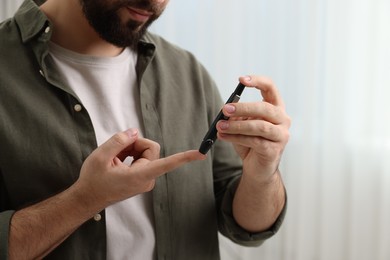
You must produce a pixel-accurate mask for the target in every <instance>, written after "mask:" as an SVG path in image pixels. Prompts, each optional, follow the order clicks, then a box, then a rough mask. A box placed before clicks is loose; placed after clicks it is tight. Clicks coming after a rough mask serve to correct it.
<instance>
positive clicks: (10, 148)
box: [0, 0, 290, 259]
mask: <svg viewBox="0 0 390 260" xmlns="http://www.w3.org/2000/svg"><path fill="white" fill-rule="evenodd" d="M37 4H38V5H37ZM39 4H41V5H39ZM167 4H168V0H127V1H125V0H68V1H60V0H47V1H46V2H44V3H38V2H37V3H34V2H33V1H32V0H26V1H25V2H24V3H23V4H22V6H21V8H20V9H19V10H18V12H17V13H16V14H15V16H14V18H13V19H9V20H7V21H5V22H3V23H2V24H1V26H0V35H1V37H0V54H1V57H2V58H1V61H0V66H1V69H0V101H1V102H0V131H1V132H0V146H1V154H0V195H1V199H0V255H1V257H2V258H3V259H5V258H9V259H36V258H43V257H46V258H48V259H219V252H218V237H217V231H218V230H219V231H220V232H222V234H224V235H225V236H227V237H229V238H230V239H232V240H233V241H235V242H236V243H239V244H242V245H246V246H257V245H260V244H261V243H262V242H263V241H264V240H265V239H267V238H269V237H270V236H272V235H273V234H274V233H275V232H276V231H277V230H278V229H279V227H280V225H281V221H282V219H283V216H284V213H285V207H286V203H285V201H286V196H285V191H284V186H283V183H282V179H281V176H280V173H279V170H278V164H279V161H280V158H281V155H282V152H283V149H284V147H285V145H286V143H287V141H288V128H289V126H290V119H289V117H288V116H287V115H286V113H285V111H284V105H283V101H282V99H281V97H280V95H279V94H278V92H277V90H276V88H275V86H274V85H273V84H272V82H271V81H270V80H268V79H266V78H264V77H260V76H245V77H240V82H241V83H243V84H245V85H247V86H248V87H255V88H257V89H259V90H260V92H261V95H262V96H263V101H262V102H257V103H236V104H227V105H225V106H223V112H224V114H225V115H226V116H229V117H230V120H221V121H220V122H219V123H218V125H217V129H218V139H219V141H217V142H216V144H215V145H214V147H213V148H212V150H211V151H210V152H209V154H208V155H207V158H205V156H203V155H201V154H200V153H199V152H197V151H196V150H191V149H197V148H198V147H199V145H200V141H201V140H202V138H203V135H204V134H205V132H206V131H207V129H208V128H209V126H210V124H211V122H212V120H213V119H214V117H215V115H216V114H217V113H218V112H219V110H220V109H221V107H222V104H223V103H222V100H221V99H220V96H219V94H218V91H217V89H216V87H215V84H214V83H213V81H212V80H211V78H210V77H209V75H208V74H207V72H206V71H205V69H204V68H203V67H202V66H201V65H200V64H199V63H198V62H197V61H196V59H195V58H194V57H193V56H192V55H191V54H190V53H188V52H186V51H184V50H182V49H180V48H178V47H176V46H173V45H171V44H170V43H168V42H166V41H165V40H163V39H162V38H160V37H158V36H156V35H153V34H151V33H148V32H147V27H148V26H149V25H150V24H151V23H152V22H153V21H154V20H155V19H157V18H158V17H159V15H160V14H161V13H162V12H163V10H164V9H165V7H166V5H167ZM160 147H161V150H160ZM233 147H234V149H233ZM183 151H184V152H183ZM160 156H161V157H162V158H161V159H159V158H160ZM164 157H165V158H164ZM131 160H132V161H131ZM179 167H180V168H179ZM165 173H167V174H165Z"/></svg>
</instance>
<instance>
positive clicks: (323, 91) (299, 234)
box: [0, 0, 390, 260]
mask: <svg viewBox="0 0 390 260" xmlns="http://www.w3.org/2000/svg"><path fill="white" fill-rule="evenodd" d="M20 3H21V0H1V2H0V19H1V20H3V19H5V18H6V17H10V16H12V14H13V13H14V12H15V10H16V9H17V8H18V6H19V4H20ZM389 25H390V1H389V0H273V1H271V0H240V1H233V0H215V1H211V0H196V1H179V0H171V1H170V4H169V5H168V8H167V10H166V12H165V13H164V14H163V16H162V17H161V18H160V19H159V20H158V21H157V22H156V23H155V24H154V25H153V26H152V28H151V30H152V31H153V32H156V33H158V34H160V35H162V36H164V37H165V38H167V39H168V40H169V41H171V42H173V43H175V44H177V45H179V46H181V47H183V48H185V49H188V50H190V51H191V52H193V53H194V54H195V55H196V56H197V57H198V58H199V60H200V61H201V62H202V63H203V64H204V65H205V67H206V68H207V69H208V70H209V72H210V73H211V75H213V77H214V79H215V81H216V82H217V83H218V85H219V87H220V91H221V94H222V96H223V98H227V97H228V96H229V95H230V93H231V91H232V90H233V88H234V87H235V86H236V84H237V78H238V77H239V76H240V75H246V74H260V75H266V76H269V77H271V78H272V79H273V80H274V82H275V83H276V85H277V86H278V87H279V89H280V92H281V94H282V95H283V97H284V100H285V103H286V108H287V112H288V113H289V115H290V116H291V117H292V119H293V125H292V127H291V139H290V142H289V144H288V147H287V149H286V151H285V153H284V157H283V161H282V167H281V168H282V171H283V176H284V180H285V185H286V187H287V190H288V197H289V206H288V207H289V208H288V213H287V217H286V221H285V223H284V225H283V227H282V228H281V230H280V231H279V233H278V234H277V235H276V236H275V237H273V238H271V239H270V240H268V241H267V242H266V243H265V244H264V245H263V246H262V247H259V248H243V247H240V246H236V245H234V244H232V243H231V242H229V241H227V240H226V239H225V238H223V237H221V253H222V259H223V260H240V259H245V260H255V259H256V260H258V259H261V260H388V259H390V246H389V241H390V221H389V220H390V29H389ZM242 100H244V101H257V100H261V97H260V96H259V93H258V92H256V91H254V90H246V91H245V92H244V94H243V97H242Z"/></svg>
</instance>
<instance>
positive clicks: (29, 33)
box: [15, 0, 50, 43]
mask: <svg viewBox="0 0 390 260" xmlns="http://www.w3.org/2000/svg"><path fill="white" fill-rule="evenodd" d="M15 21H16V23H17V24H18V26H19V29H20V34H21V37H22V41H23V42H24V43H26V42H28V41H30V40H31V39H33V38H35V37H36V36H37V35H40V34H41V33H43V32H45V30H46V28H47V27H48V26H49V25H50V22H49V19H48V18H47V17H46V15H45V14H44V13H43V12H42V11H41V10H40V9H39V7H38V5H37V4H36V3H35V2H34V1H33V0H25V1H24V2H23V3H22V5H21V6H20V8H19V9H18V11H17V12H16V14H15ZM46 33H48V31H46Z"/></svg>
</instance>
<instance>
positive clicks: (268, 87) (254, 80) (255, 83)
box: [239, 75, 284, 107]
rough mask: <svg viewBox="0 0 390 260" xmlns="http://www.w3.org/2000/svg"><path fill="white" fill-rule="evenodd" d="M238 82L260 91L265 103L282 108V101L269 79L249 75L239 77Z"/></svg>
mask: <svg viewBox="0 0 390 260" xmlns="http://www.w3.org/2000/svg"><path fill="white" fill-rule="evenodd" d="M239 80H240V82H241V83H242V84H244V85H245V86H247V87H253V88H257V89H258V90H260V91H261V95H262V96H263V99H264V101H265V102H268V103H271V104H273V105H275V106H281V107H284V102H283V99H282V97H281V95H280V94H279V91H278V89H277V88H276V86H275V84H274V82H273V81H272V80H271V79H270V78H267V77H263V76H255V75H250V76H245V77H240V79H239Z"/></svg>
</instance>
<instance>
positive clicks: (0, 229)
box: [0, 210, 14, 259]
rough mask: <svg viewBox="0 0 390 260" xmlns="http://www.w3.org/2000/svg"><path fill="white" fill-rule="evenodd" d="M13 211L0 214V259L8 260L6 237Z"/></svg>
mask: <svg viewBox="0 0 390 260" xmlns="http://www.w3.org/2000/svg"><path fill="white" fill-rule="evenodd" d="M13 214H14V211H12V210H9V211H4V212H1V213H0V259H8V237H9V230H10V223H11V218H12V216H13Z"/></svg>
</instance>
